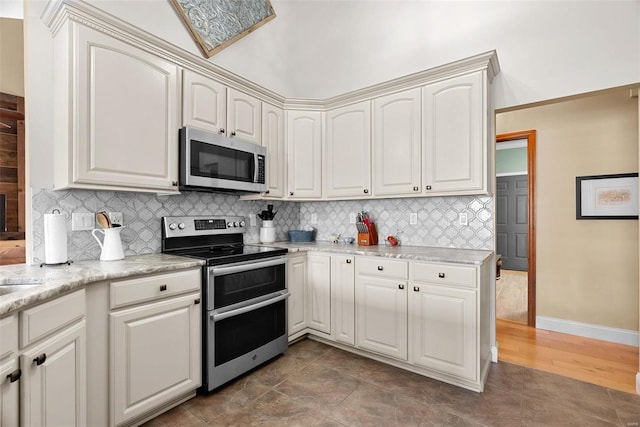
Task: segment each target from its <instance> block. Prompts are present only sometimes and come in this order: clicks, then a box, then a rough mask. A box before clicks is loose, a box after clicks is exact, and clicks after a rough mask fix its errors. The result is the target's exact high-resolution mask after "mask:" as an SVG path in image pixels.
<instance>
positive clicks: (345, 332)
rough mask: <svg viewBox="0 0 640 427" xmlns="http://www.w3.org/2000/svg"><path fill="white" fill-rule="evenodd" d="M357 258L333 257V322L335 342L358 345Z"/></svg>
mask: <svg viewBox="0 0 640 427" xmlns="http://www.w3.org/2000/svg"><path fill="white" fill-rule="evenodd" d="M355 293H356V283H355V257H354V256H353V255H338V254H334V255H331V314H332V317H331V320H332V322H333V325H334V332H335V340H336V341H338V342H342V343H345V344H349V345H355V344H356V310H355V307H356V305H355Z"/></svg>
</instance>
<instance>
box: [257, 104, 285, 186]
mask: <svg viewBox="0 0 640 427" xmlns="http://www.w3.org/2000/svg"><path fill="white" fill-rule="evenodd" d="M262 145H263V146H264V147H266V148H267V188H268V190H267V192H266V193H265V194H264V196H265V197H277V198H280V197H283V196H284V186H285V181H284V179H285V178H284V175H285V174H284V171H285V169H286V163H285V154H284V112H283V111H282V108H278V107H274V106H273V105H270V104H266V103H263V104H262Z"/></svg>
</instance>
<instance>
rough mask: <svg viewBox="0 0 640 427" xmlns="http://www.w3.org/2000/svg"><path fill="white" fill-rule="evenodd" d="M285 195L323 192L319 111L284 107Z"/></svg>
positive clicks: (300, 195) (320, 117) (317, 195)
mask: <svg viewBox="0 0 640 427" xmlns="http://www.w3.org/2000/svg"><path fill="white" fill-rule="evenodd" d="M286 116H287V152H288V155H287V161H288V163H287V171H288V172H287V175H288V197H289V198H291V199H297V198H319V197H321V196H322V158H321V156H322V113H320V112H318V111H287V114H286Z"/></svg>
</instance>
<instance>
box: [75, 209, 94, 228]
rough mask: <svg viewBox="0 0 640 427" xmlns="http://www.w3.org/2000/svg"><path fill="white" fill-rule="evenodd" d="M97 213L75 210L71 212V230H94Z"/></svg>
mask: <svg viewBox="0 0 640 427" xmlns="http://www.w3.org/2000/svg"><path fill="white" fill-rule="evenodd" d="M94 218H95V215H94V214H92V213H91V212H73V213H72V214H71V230H72V231H85V230H93V229H94V228H96V227H95V219H94Z"/></svg>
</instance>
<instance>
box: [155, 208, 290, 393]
mask: <svg viewBox="0 0 640 427" xmlns="http://www.w3.org/2000/svg"><path fill="white" fill-rule="evenodd" d="M245 231H246V226H245V221H244V217H238V216H188V217H163V218H162V252H163V253H167V254H173V255H181V256H186V257H191V258H197V259H202V260H205V261H206V265H205V266H204V267H203V272H202V298H203V301H205V305H204V307H203V318H202V339H203V341H202V352H203V357H202V368H203V369H202V387H201V389H200V390H201V391H204V392H208V391H211V390H213V389H215V388H216V387H219V386H220V385H222V384H224V383H226V382H228V381H230V380H231V379H233V378H235V377H237V376H238V375H241V374H242V373H244V372H246V371H248V370H250V369H252V368H254V367H256V366H258V365H260V364H261V363H264V362H265V361H267V360H269V359H271V358H273V357H275V356H277V355H279V354H280V353H283V352H284V351H286V349H287V345H288V344H287V310H286V307H287V306H286V299H287V297H288V296H289V293H288V291H287V288H286V274H287V256H286V254H287V250H286V249H282V248H272V247H265V246H259V245H245V244H244V242H243V240H244V239H243V233H244V232H245Z"/></svg>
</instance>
